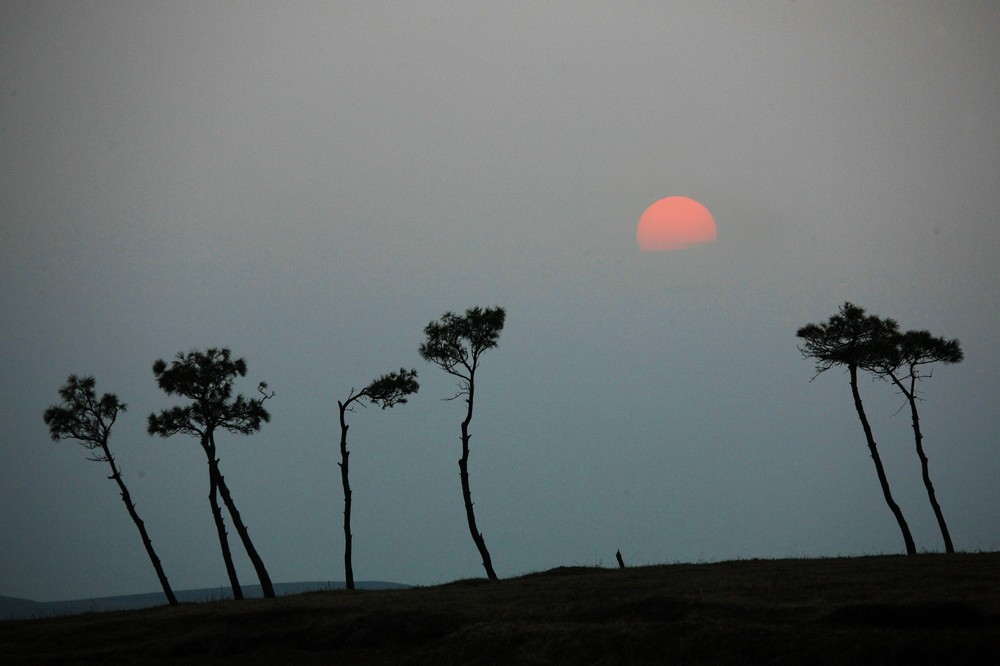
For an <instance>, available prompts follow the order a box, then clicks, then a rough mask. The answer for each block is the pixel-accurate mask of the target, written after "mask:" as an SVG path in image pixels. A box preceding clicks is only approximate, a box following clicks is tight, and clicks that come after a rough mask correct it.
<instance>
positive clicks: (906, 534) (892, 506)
mask: <svg viewBox="0 0 1000 666" xmlns="http://www.w3.org/2000/svg"><path fill="white" fill-rule="evenodd" d="M849 369H850V373H851V394H852V395H853V396H854V407H855V409H857V410H858V418H859V419H861V427H862V428H863V429H864V431H865V438H866V439H867V440H868V450H869V451H871V454H872V460H873V461H874V462H875V471H876V472H877V473H878V481H879V483H880V484H881V485H882V494H883V495H884V496H885V502H886V504H888V505H889V510H890V511H892V515H894V516H895V517H896V522H897V523H899V529H900V531H901V532H902V533H903V541H904V542H905V544H906V554H907V555H915V554H916V553H917V547H916V546H915V545H914V543H913V536H912V535H911V534H910V528H909V526H908V525H907V524H906V519H905V518H903V512H902V511H901V510H900V508H899V505H898V504H896V502H895V500H893V499H892V492H891V491H890V490H889V480H888V479H887V478H886V476H885V468H884V467H883V466H882V458H881V457H880V456H879V454H878V447H877V446H876V444H875V437H874V436H873V435H872V428H871V425H870V424H869V423H868V416H867V415H866V414H865V408H864V406H863V405H862V404H861V393H860V392H858V368H857V366H855V365H850V366H849Z"/></svg>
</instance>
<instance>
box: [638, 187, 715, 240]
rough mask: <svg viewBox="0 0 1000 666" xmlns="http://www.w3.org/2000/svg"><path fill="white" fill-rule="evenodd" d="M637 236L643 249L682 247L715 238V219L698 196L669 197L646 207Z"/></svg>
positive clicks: (640, 219)
mask: <svg viewBox="0 0 1000 666" xmlns="http://www.w3.org/2000/svg"><path fill="white" fill-rule="evenodd" d="M635 236H636V240H637V241H638V242H639V249H640V250H678V249H680V248H683V247H689V246H691V245H700V244H702V243H711V242H712V241H714V240H715V238H716V231H715V220H714V219H713V218H712V214H711V213H709V212H708V209H707V208H705V207H704V206H702V205H701V204H700V203H698V202H697V201H695V200H694V199H689V198H687V197H667V198H666V199H660V200H659V201H657V202H656V203H654V204H653V205H652V206H650V207H649V208H647V209H646V212H645V213H643V214H642V217H640V218H639V226H638V228H637V229H636V232H635Z"/></svg>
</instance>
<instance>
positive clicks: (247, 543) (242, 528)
mask: <svg viewBox="0 0 1000 666" xmlns="http://www.w3.org/2000/svg"><path fill="white" fill-rule="evenodd" d="M209 440H210V441H211V443H212V452H213V454H214V452H215V439H214V437H213V436H212V435H211V434H209ZM211 464H212V465H213V467H214V469H215V481H216V484H217V485H218V487H219V494H220V495H222V501H223V502H224V503H225V505H226V509H227V510H228V511H229V517H230V518H232V519H233V527H235V528H236V533H237V534H238V535H239V536H240V540H241V541H242V542H243V548H244V549H245V550H246V551H247V556H249V557H250V562H251V563H252V564H253V568H254V570H255V571H256V572H257V578H258V579H260V588H261V591H262V592H263V593H264V597H265V598H267V599H273V598H274V586H273V585H272V584H271V577H270V576H268V574H267V569H266V568H264V561H263V560H262V559H260V555H259V554H258V553H257V549H256V548H254V545H253V541H251V540H250V533H249V532H248V531H247V527H246V525H244V524H243V519H242V518H240V512H239V511H238V510H237V509H236V503H235V502H234V501H233V496H232V495H231V494H230V492H229V486H227V485H226V480H225V478H224V477H223V476H222V472H221V471H220V470H219V460H218V458H216V457H215V456H214V455H213V456H212V463H211Z"/></svg>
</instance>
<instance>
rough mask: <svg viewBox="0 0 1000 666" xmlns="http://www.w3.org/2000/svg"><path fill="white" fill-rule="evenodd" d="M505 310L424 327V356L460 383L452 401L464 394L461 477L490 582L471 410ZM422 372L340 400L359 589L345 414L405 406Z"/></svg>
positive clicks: (398, 375) (348, 561) (473, 312)
mask: <svg viewBox="0 0 1000 666" xmlns="http://www.w3.org/2000/svg"><path fill="white" fill-rule="evenodd" d="M505 320H506V312H505V311H504V309H503V308H501V307H492V308H479V307H474V308H470V309H468V310H466V311H465V313H464V314H455V313H453V312H446V313H445V314H444V315H442V317H441V319H440V320H439V321H432V322H430V323H429V324H427V326H426V327H425V328H424V335H425V340H424V342H423V343H422V344H421V345H420V349H419V352H420V356H421V357H422V358H423V359H424V360H426V361H429V362H431V363H434V364H435V365H437V366H439V367H440V368H441V369H442V370H444V371H445V372H447V373H448V374H450V375H452V376H454V377H457V378H458V380H459V391H458V393H457V394H456V395H454V396H452V397H451V398H448V399H449V400H454V399H455V398H459V397H462V396H464V397H465V403H466V411H465V418H464V419H463V420H462V423H461V433H462V457H461V458H460V459H459V461H458V467H459V476H460V478H461V482H462V499H463V501H464V503H465V515H466V520H467V522H468V524H469V531H470V533H471V534H472V540H473V542H474V543H475V545H476V548H477V549H478V550H479V554H480V556H481V557H482V560H483V568H484V569H485V570H486V575H487V577H488V578H489V579H490V580H496V579H497V574H496V571H495V570H494V569H493V560H492V558H491V557H490V552H489V549H488V548H487V547H486V540H485V538H484V537H483V534H482V532H480V531H479V528H478V527H477V525H476V514H475V511H474V510H473V502H472V491H471V488H470V485H469V440H470V439H471V435H470V434H469V424H470V423H472V412H473V408H474V405H475V394H476V371H477V370H478V369H479V362H480V357H481V356H482V354H483V352H485V351H486V350H488V349H493V348H494V347H496V346H497V343H498V342H499V339H500V332H501V331H502V330H503V326H504V322H505ZM416 378H417V371H416V370H406V369H405V368H401V369H400V370H399V371H398V372H392V373H389V374H387V375H383V376H381V377H379V378H378V379H375V380H374V381H372V382H371V383H370V384H369V385H368V386H366V387H365V388H363V389H361V390H360V391H357V392H355V391H354V389H351V392H350V394H349V395H348V396H347V399H346V400H343V401H338V403H337V404H338V406H339V407H340V458H341V460H340V463H338V464H339V465H340V474H341V481H342V483H343V486H344V571H345V575H346V586H347V588H348V589H353V588H354V568H353V563H352V555H351V544H352V536H351V502H352V500H351V485H350V480H349V478H348V460H349V456H350V452H349V451H348V450H347V430H348V427H349V426H348V424H347V422H346V420H345V414H346V412H347V411H350V410H351V408H352V405H353V404H354V403H358V404H364V402H365V401H367V402H370V403H373V404H376V405H379V406H380V407H382V409H387V408H389V407H393V406H394V405H396V404H401V403H405V402H406V396H408V395H410V394H412V393H416V392H417V390H418V389H419V384H418V383H417V380H416Z"/></svg>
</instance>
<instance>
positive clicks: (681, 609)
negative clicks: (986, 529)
mask: <svg viewBox="0 0 1000 666" xmlns="http://www.w3.org/2000/svg"><path fill="white" fill-rule="evenodd" d="M0 655H3V656H4V661H5V663H16V662H32V663H67V662H77V663H79V662H87V661H89V662H95V663H96V662H101V663H110V662H116V661H117V662H125V661H130V662H138V663H144V664H156V663H171V662H176V661H185V662H192V663H195V662H197V663H233V664H241V665H245V664H255V663H261V664H264V663H273V662H276V661H278V660H281V661H282V662H285V663H331V662H340V663H351V664H387V663H394V664H505V663H518V664H621V663H630V664H642V663H650V664H652V663H670V662H679V663H723V664H724V663H813V664H824V663H826V664H834V663H837V664H842V663H885V664H903V663H915V662H925V663H1000V553H975V554H967V553H963V554H956V555H931V554H924V555H918V556H913V557H906V556H873V557H857V558H833V559H788V560H742V561H731V562H720V563H713V564H673V565H661V566H649V567H636V568H627V569H622V570H619V569H600V568H587V567H569V568H558V569H553V570H551V571H546V572H541V573H535V574H528V575H526V576H521V577H518V578H512V579H506V580H501V581H497V582H488V581H486V580H485V579H472V580H464V581H457V582H454V583H449V584H446V585H439V586H435V587H423V588H412V589H407V590H368V591H348V590H333V591H325V592H311V593H307V594H301V595H295V596H288V597H279V598H277V599H248V600H244V601H239V602H234V601H220V602H213V603H204V604H184V605H181V606H179V607H175V608H170V607H161V608H154V609H145V610H138V611H125V612H115V613H103V614H90V615H79V616H72V617H59V618H46V619H37V620H24V621H17V620H15V621H8V622H3V623H0Z"/></svg>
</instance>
